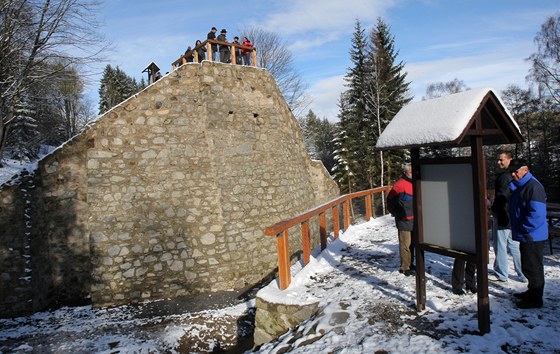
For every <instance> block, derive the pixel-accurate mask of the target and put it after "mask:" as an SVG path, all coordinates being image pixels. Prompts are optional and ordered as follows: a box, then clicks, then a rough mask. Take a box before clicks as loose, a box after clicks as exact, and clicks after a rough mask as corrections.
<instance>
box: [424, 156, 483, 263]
mask: <svg viewBox="0 0 560 354" xmlns="http://www.w3.org/2000/svg"><path fill="white" fill-rule="evenodd" d="M420 167H421V170H420V171H421V175H422V180H421V181H420V188H421V192H422V222H423V225H424V242H425V243H430V244H433V245H436V246H440V247H444V248H449V249H453V250H457V251H463V252H468V253H472V254H474V253H476V243H475V228H474V202H473V200H474V197H473V182H472V166H471V165H470V164H441V165H429V164H426V165H421V166H420Z"/></svg>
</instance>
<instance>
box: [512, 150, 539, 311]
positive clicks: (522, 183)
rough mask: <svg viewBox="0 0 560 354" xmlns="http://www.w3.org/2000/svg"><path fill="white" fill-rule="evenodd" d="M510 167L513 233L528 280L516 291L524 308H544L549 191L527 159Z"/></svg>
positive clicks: (513, 161) (520, 160) (518, 303)
mask: <svg viewBox="0 0 560 354" xmlns="http://www.w3.org/2000/svg"><path fill="white" fill-rule="evenodd" d="M508 171H509V172H510V173H511V176H512V177H513V182H512V192H511V196H510V200H509V216H510V221H511V233H512V237H513V239H514V240H516V241H519V242H520V243H519V251H520V253H521V269H522V270H523V274H524V275H525V276H526V277H527V280H528V281H529V283H528V285H527V288H528V290H527V291H525V292H522V293H516V294H514V296H515V297H516V298H517V299H519V300H520V301H519V302H517V307H519V308H521V309H531V308H541V307H542V306H543V292H544V265H543V249H544V243H545V241H546V240H547V239H548V224H547V221H546V192H545V190H544V187H543V186H542V184H541V183H540V182H539V181H537V179H536V178H535V177H533V175H532V174H531V172H529V168H528V167H527V162H526V161H525V160H523V159H513V160H511V162H510V163H509V167H508Z"/></svg>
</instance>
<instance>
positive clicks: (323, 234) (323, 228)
mask: <svg viewBox="0 0 560 354" xmlns="http://www.w3.org/2000/svg"><path fill="white" fill-rule="evenodd" d="M319 236H320V238H321V250H324V249H325V248H327V217H326V215H325V212H322V213H320V214H319Z"/></svg>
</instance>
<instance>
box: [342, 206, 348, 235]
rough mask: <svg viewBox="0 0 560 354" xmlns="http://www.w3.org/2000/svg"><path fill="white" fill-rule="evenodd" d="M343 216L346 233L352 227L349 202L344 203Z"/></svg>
mask: <svg viewBox="0 0 560 354" xmlns="http://www.w3.org/2000/svg"><path fill="white" fill-rule="evenodd" d="M342 214H343V217H344V231H346V230H348V228H349V227H350V205H349V202H348V200H345V201H344V202H343V203H342Z"/></svg>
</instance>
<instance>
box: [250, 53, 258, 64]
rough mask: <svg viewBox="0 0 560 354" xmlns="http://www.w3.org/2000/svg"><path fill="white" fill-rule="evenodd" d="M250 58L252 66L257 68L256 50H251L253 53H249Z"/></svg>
mask: <svg viewBox="0 0 560 354" xmlns="http://www.w3.org/2000/svg"><path fill="white" fill-rule="evenodd" d="M251 58H252V63H253V66H258V65H257V50H256V49H253V51H252V52H251Z"/></svg>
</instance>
